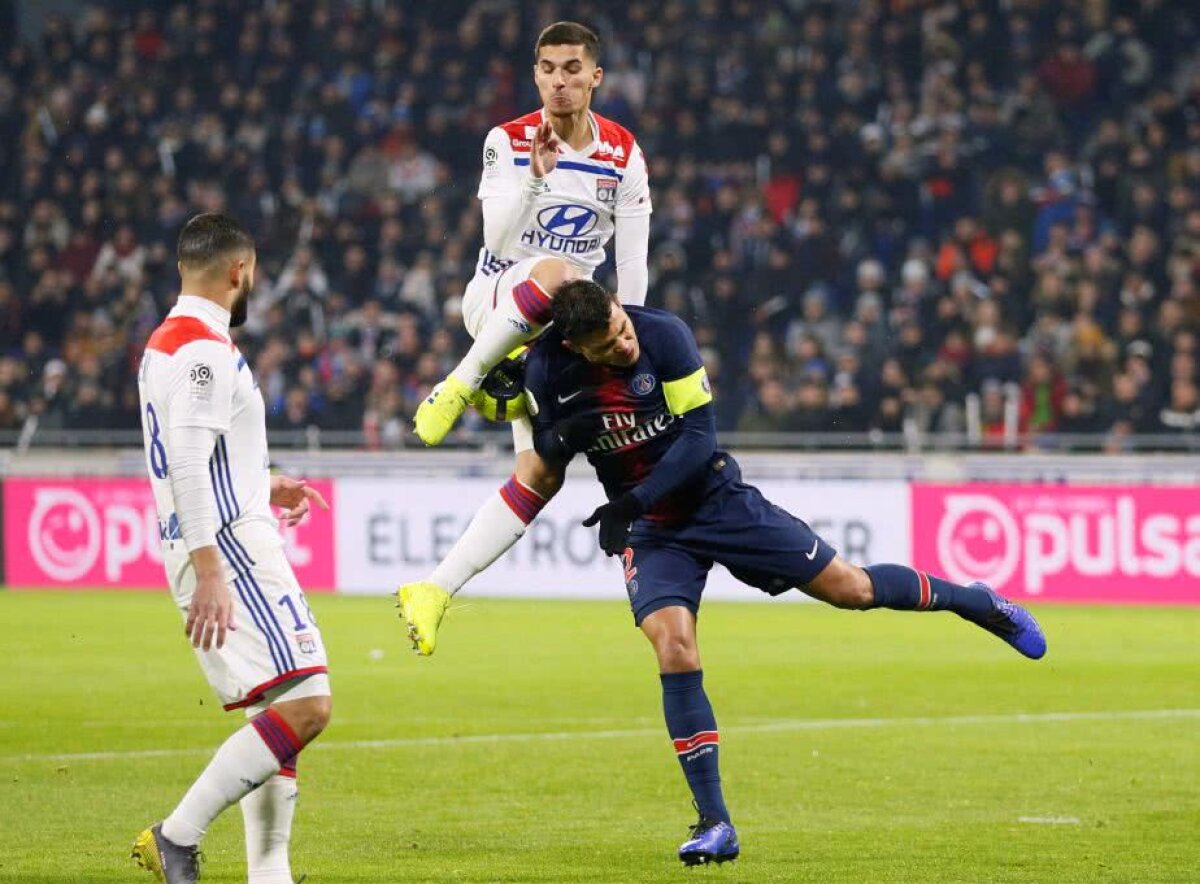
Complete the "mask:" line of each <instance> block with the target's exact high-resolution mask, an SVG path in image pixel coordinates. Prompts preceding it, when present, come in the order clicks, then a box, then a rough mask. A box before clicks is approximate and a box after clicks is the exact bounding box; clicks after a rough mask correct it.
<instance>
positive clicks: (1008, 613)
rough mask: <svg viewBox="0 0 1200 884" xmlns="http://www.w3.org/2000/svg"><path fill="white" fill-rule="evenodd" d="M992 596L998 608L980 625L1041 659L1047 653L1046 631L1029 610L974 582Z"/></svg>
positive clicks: (1021, 651)
mask: <svg viewBox="0 0 1200 884" xmlns="http://www.w3.org/2000/svg"><path fill="white" fill-rule="evenodd" d="M971 585H972V586H978V587H979V588H980V589H982V590H984V591H985V592H987V594H988V595H990V596H991V597H992V601H994V602H995V603H996V610H995V613H993V614H992V615H991V616H990V617H988V618H987V619H986V620H983V621H980V622H979V625H980V626H982V627H983V628H984V629H986V630H987V631H988V632H990V633H991V634H992V635H995V636H998V637H1000V638H1002V639H1004V641H1006V642H1008V643H1009V644H1010V645H1012V646H1013V647H1014V648H1016V649H1017V650H1018V651H1019V652H1020V653H1022V654H1024V655H1025V656H1026V657H1029V658H1030V659H1032V660H1040V659H1041V658H1042V657H1044V656H1045V654H1046V633H1044V632H1042V627H1041V626H1039V625H1038V622H1037V620H1035V619H1034V617H1033V615H1032V614H1030V613H1029V612H1028V611H1027V610H1025V609H1024V608H1022V607H1021V606H1020V605H1018V604H1016V603H1015V602H1010V601H1009V600H1008V599H1006V598H1004V596H1002V595H1000V593H998V592H996V590H994V589H992V588H991V587H990V586H988V585H987V584H985V583H978V582H976V583H972V584H971Z"/></svg>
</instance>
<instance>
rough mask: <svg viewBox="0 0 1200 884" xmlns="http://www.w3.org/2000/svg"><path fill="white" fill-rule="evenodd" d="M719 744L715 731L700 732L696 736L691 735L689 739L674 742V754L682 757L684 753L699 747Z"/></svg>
mask: <svg viewBox="0 0 1200 884" xmlns="http://www.w3.org/2000/svg"><path fill="white" fill-rule="evenodd" d="M720 742H721V740H720V737H719V736H718V734H717V732H716V731H700V732H699V733H698V734H692V735H691V736H690V737H684V738H683V739H681V740H675V741H674V743H675V753H676V754H677V755H683V754H684V753H685V752H691V751H692V750H693V749H697V748H699V747H700V746H716V745H718V744H719V743H720Z"/></svg>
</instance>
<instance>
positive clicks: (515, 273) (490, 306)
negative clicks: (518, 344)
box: [463, 255, 546, 454]
mask: <svg viewBox="0 0 1200 884" xmlns="http://www.w3.org/2000/svg"><path fill="white" fill-rule="evenodd" d="M545 260H546V257H545V256H544V255H534V256H533V257H531V258H522V259H521V260H520V261H517V262H516V263H515V264H510V265H509V266H508V267H504V266H503V262H499V264H498V266H497V267H496V269H495V270H493V271H492V272H490V273H489V272H488V270H487V269H486V268H484V269H480V270H477V271H476V273H475V276H474V278H473V279H472V280H471V281H470V282H469V283H467V290H466V292H465V293H464V294H463V325H465V326H466V327H467V334H469V335H470V336H471V337H472V338H474V337H476V336H478V334H479V330H480V329H481V328H483V324H484V323H485V322H487V320H488V317H489V316H491V315H492V311H493V310H495V309H496V308H497V307H499V306H500V305H502V304H511V303H512V300H513V289H514V288H516V287H517V286H518V285H520V284H521V283H522V282H524V281H525V280H527V279H529V276H530V274H531V273H532V272H533V268H534V266H535V265H536V264H537V263H538V262H539V261H545ZM512 432H513V449H514V450H515V451H516V453H517V454H520V453H521V452H522V451H529V450H531V449H532V448H533V424H532V423H531V422H530V420H529V418H527V417H523V418H520V419H518V420H515V421H512Z"/></svg>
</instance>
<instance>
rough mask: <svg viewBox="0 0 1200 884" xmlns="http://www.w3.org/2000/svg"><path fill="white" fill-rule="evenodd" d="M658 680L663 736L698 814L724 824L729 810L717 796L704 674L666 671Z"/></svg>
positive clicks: (713, 729)
mask: <svg viewBox="0 0 1200 884" xmlns="http://www.w3.org/2000/svg"><path fill="white" fill-rule="evenodd" d="M659 678H660V679H662V690H663V713H664V714H665V715H666V719H667V733H669V734H670V735H671V739H672V740H673V741H674V743H675V754H676V755H678V756H679V764H680V765H681V766H682V767H683V775H684V776H685V777H687V781H688V786H690V787H691V790H692V795H693V796H694V797H695V799H696V806H697V807H699V808H700V815H701V816H702V817H704V818H705V819H708V820H720V821H722V822H726V823H727V822H729V821H730V820H729V811H728V810H727V809H726V808H725V797H724V796H723V795H722V794H721V772H720V769H719V768H718V765H717V755H718V736H717V719H716V716H714V715H713V710H712V704H710V703H709V702H708V695H707V694H705V693H704V671H703V670H701V669H697V670H696V671H695V672H666V673H662V674H661V675H659Z"/></svg>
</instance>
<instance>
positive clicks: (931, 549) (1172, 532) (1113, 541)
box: [912, 484, 1200, 605]
mask: <svg viewBox="0 0 1200 884" xmlns="http://www.w3.org/2000/svg"><path fill="white" fill-rule="evenodd" d="M912 543H913V563H914V564H915V565H916V566H917V567H918V568H920V569H922V570H925V571H930V572H933V573H935V574H940V575H942V576H945V577H947V578H948V579H950V580H953V581H955V582H958V583H967V582H970V581H972V580H982V581H984V582H986V583H988V584H990V585H991V586H993V587H994V588H995V589H997V590H999V591H1000V592H1002V593H1004V594H1005V595H1008V596H1010V597H1013V598H1020V599H1026V600H1031V601H1046V602H1090V603H1108V604H1142V605H1148V604H1149V605H1156V604H1163V605H1167V604H1170V605H1198V604H1200V494H1197V491H1196V489H1194V488H1185V487H1156V486H1109V487H1093V486H1074V485H991V484H972V485H924V484H914V485H913V486H912Z"/></svg>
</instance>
